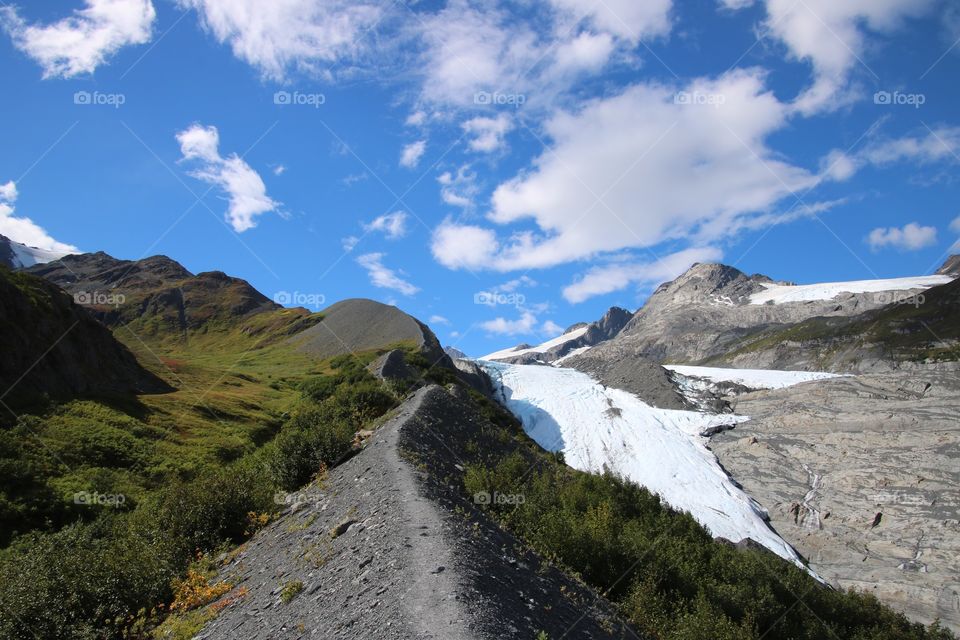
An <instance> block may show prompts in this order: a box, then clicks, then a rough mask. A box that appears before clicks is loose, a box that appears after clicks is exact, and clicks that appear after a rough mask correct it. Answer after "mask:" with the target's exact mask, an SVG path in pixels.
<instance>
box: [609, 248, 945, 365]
mask: <svg viewBox="0 0 960 640" xmlns="http://www.w3.org/2000/svg"><path fill="white" fill-rule="evenodd" d="M951 279H952V278H951V277H950V276H946V275H938V276H928V277H924V278H906V279H893V280H873V281H860V282H846V283H827V284H822V285H803V286H796V285H791V284H789V283H776V282H774V281H772V280H771V279H770V278H767V277H766V276H759V275H755V276H747V275H746V274H744V273H742V272H740V271H738V270H737V269H734V268H732V267H728V266H725V265H717V264H697V265H694V266H693V267H691V268H690V270H688V271H687V272H686V273H685V274H683V275H682V276H680V277H679V278H677V279H676V280H673V281H672V282H667V283H664V284H663V285H661V286H660V287H659V288H658V289H657V290H656V291H655V292H654V294H653V295H651V296H650V299H649V300H648V301H647V303H646V304H645V305H644V306H643V307H642V308H641V309H640V310H639V311H637V313H636V314H634V316H633V318H632V319H631V320H630V322H629V323H628V324H627V325H626V326H625V327H624V328H623V330H622V331H621V332H620V333H619V334H618V335H617V336H616V337H615V338H613V339H612V340H609V341H606V342H604V343H602V344H601V345H598V346H597V347H594V348H593V349H591V355H592V356H593V357H595V358H600V359H603V360H605V361H607V362H617V361H621V360H624V359H632V358H636V357H645V358H650V359H653V360H655V361H659V362H669V363H675V364H694V363H699V364H706V363H710V364H724V363H729V362H730V360H729V359H725V356H726V355H727V354H731V353H736V352H737V350H738V349H741V348H742V347H743V346H744V345H747V344H750V343H751V342H755V341H756V340H758V338H759V337H760V336H767V335H769V336H775V335H776V336H777V337H778V338H780V339H789V333H790V331H791V329H792V328H794V327H797V326H799V325H800V323H803V322H806V321H813V320H811V319H816V320H815V322H819V323H822V324H825V325H829V326H834V325H844V324H845V323H846V319H848V318H850V317H853V316H858V315H860V314H863V313H866V312H869V311H874V310H877V309H881V308H883V307H886V306H888V305H889V304H890V302H891V301H901V300H906V301H909V300H913V299H914V296H916V295H917V294H919V293H922V292H924V291H926V290H927V289H930V288H931V287H935V286H942V285H944V284H947V283H949V282H950V281H951ZM778 332H781V333H778ZM771 344H779V343H778V342H776V339H775V338H771ZM736 366H739V367H746V368H776V369H790V368H802V369H808V370H822V369H823V366H824V365H823V364H822V363H821V362H820V360H819V359H818V357H817V354H816V352H815V351H811V352H809V353H808V352H805V351H803V350H802V349H801V350H800V352H799V355H798V356H797V357H794V358H793V359H791V360H789V361H783V360H781V359H779V358H778V357H776V356H775V354H773V355H771V354H769V353H757V352H756V351H751V352H749V353H744V354H742V357H741V358H740V359H739V360H738V361H737V362H736Z"/></svg>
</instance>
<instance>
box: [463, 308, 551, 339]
mask: <svg viewBox="0 0 960 640" xmlns="http://www.w3.org/2000/svg"><path fill="white" fill-rule="evenodd" d="M480 328H481V329H483V330H484V331H486V332H487V333H489V334H494V335H499V336H529V335H558V334H562V333H563V328H562V327H561V326H560V325H558V324H557V323H556V322H554V321H552V320H547V321H546V322H542V323H541V322H540V321H539V320H538V319H537V316H536V314H535V313H533V312H532V311H521V313H520V316H519V317H517V318H513V319H509V318H504V317H502V316H498V317H496V318H494V319H493V320H486V321H484V322H481V323H480Z"/></svg>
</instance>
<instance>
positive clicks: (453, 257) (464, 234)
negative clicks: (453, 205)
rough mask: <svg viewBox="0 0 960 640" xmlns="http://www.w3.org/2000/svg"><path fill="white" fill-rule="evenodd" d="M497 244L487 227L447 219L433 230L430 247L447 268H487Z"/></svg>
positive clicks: (493, 234)
mask: <svg viewBox="0 0 960 640" xmlns="http://www.w3.org/2000/svg"><path fill="white" fill-rule="evenodd" d="M499 248H500V244H499V243H498V242H497V234H496V233H494V232H493V231H491V230H490V229H484V228H482V227H477V226H473V225H461V224H457V223H454V222H452V221H450V220H447V221H445V222H443V223H441V224H440V226H439V227H437V228H436V229H435V230H434V232H433V238H432V242H431V245H430V249H431V251H432V252H433V257H434V258H435V259H436V260H437V262H439V263H440V264H442V265H444V266H445V267H448V268H450V269H460V268H464V269H471V270H472V269H488V268H491V267H492V266H493V259H494V256H495V255H496V252H497V250H498V249H499Z"/></svg>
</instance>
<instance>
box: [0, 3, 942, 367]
mask: <svg viewBox="0 0 960 640" xmlns="http://www.w3.org/2000/svg"><path fill="white" fill-rule="evenodd" d="M0 4H3V5H4V6H3V8H2V9H0V26H2V31H3V37H2V39H0V59H2V69H3V81H4V83H3V84H4V87H5V99H4V100H3V101H2V102H0V114H2V120H0V122H2V125H0V126H2V128H3V135H4V142H5V144H4V153H3V154H0V233H2V234H4V235H8V236H10V237H13V239H15V240H18V241H21V242H25V243H27V244H32V245H36V246H44V247H45V248H58V247H59V248H77V249H79V250H83V251H96V250H103V251H106V252H107V253H110V254H111V255H114V256H116V257H120V258H128V259H135V258H140V257H144V256H147V255H153V254H157V253H162V254H165V255H169V256H171V257H173V258H175V259H176V260H178V261H180V262H182V263H183V264H184V265H185V266H186V267H187V268H189V269H191V270H192V271H194V272H199V271H205V270H222V271H225V272H227V273H230V274H231V275H235V276H238V277H242V278H245V279H247V280H249V281H250V282H251V283H253V284H254V286H256V287H257V288H258V289H260V290H261V291H263V292H264V293H265V294H267V295H268V296H271V297H275V298H276V299H278V300H279V301H281V302H284V303H296V302H300V303H303V304H306V305H316V304H319V303H320V301H322V300H325V301H326V303H332V302H334V301H336V300H339V299H342V298H346V297H357V296H363V297H371V298H375V299H378V300H382V301H387V302H391V303H394V304H397V305H398V306H400V307H401V308H403V309H404V310H406V311H408V312H410V313H412V314H414V315H416V316H418V317H419V318H421V319H423V320H425V321H428V322H430V324H431V326H433V328H434V329H435V330H436V331H437V333H438V335H439V336H440V338H441V340H442V341H443V342H444V343H445V344H453V345H456V346H457V347H458V348H460V349H462V350H464V351H466V352H468V353H471V354H474V355H480V354H483V353H486V352H488V351H493V350H495V349H497V348H501V347H503V346H507V345H510V344H515V343H518V342H537V341H541V340H542V339H545V338H547V337H551V336H552V335H554V334H556V333H557V332H558V331H559V330H560V329H561V328H563V327H566V326H568V325H570V324H572V323H574V322H578V321H581V320H592V319H595V318H597V317H598V316H600V315H601V314H602V313H603V311H604V310H605V309H606V308H608V307H609V306H611V305H620V306H624V307H627V308H630V309H635V308H637V307H638V306H639V305H640V304H642V302H643V300H644V299H645V297H646V296H647V295H649V293H650V292H651V291H652V289H653V288H655V287H656V285H657V284H659V283H660V282H661V281H663V280H666V279H670V278H672V277H675V276H676V275H678V274H679V273H681V272H682V271H684V270H685V269H686V268H687V267H688V266H689V265H690V263H691V262H694V261H722V262H725V263H728V264H733V265H736V266H737V267H738V268H740V269H742V270H744V271H747V272H751V273H753V272H762V273H765V274H767V275H770V276H771V277H774V278H777V279H785V280H791V281H795V282H799V283H809V282H816V281H824V280H844V279H865V278H874V277H895V276H903V275H915V274H926V273H929V272H931V270H933V269H935V268H936V267H937V266H938V265H939V264H940V263H941V262H942V260H943V258H944V257H945V256H946V255H947V254H949V252H950V250H951V248H952V247H953V245H954V244H955V242H956V241H957V238H958V237H960V204H958V198H957V193H958V186H957V179H956V176H957V167H958V163H960V117H958V116H960V109H958V102H960V89H958V82H957V80H958V77H960V73H958V72H960V44H958V40H960V9H958V7H957V5H956V4H955V3H950V2H946V1H938V0H882V1H878V0H844V1H843V2H837V1H836V0H796V1H793V0H756V1H754V2H751V1H750V0H703V1H696V2H684V3H680V2H672V1H671V0H650V1H649V2H643V3H639V2H636V1H635V0H526V1H524V2H493V1H488V2H467V1H466V0H448V1H447V2H441V1H430V2H409V3H408V4H402V3H399V2H390V1H381V2H375V1H373V0H356V1H353V2H348V1H346V0H325V1H324V0H274V1H273V2H269V3H266V2H257V1H255V0H85V1H81V0H68V1H58V2H31V3H20V4H16V3H14V4H7V3H5V2H4V3H0Z"/></svg>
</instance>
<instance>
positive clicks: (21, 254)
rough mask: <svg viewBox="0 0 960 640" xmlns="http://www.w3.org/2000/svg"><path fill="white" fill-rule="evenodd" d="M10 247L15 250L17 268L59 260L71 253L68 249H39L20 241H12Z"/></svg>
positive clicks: (14, 264)
mask: <svg viewBox="0 0 960 640" xmlns="http://www.w3.org/2000/svg"><path fill="white" fill-rule="evenodd" d="M9 246H10V249H11V250H12V251H13V266H14V267H15V268H17V269H21V268H26V267H32V266H34V265H37V264H46V263H47V262H53V261H54V260H59V259H60V258H63V257H64V256H68V255H70V253H69V252H66V251H53V250H50V249H39V248H37V247H28V246H27V245H25V244H21V243H19V242H14V241H13V240H11V241H10V245H9Z"/></svg>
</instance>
